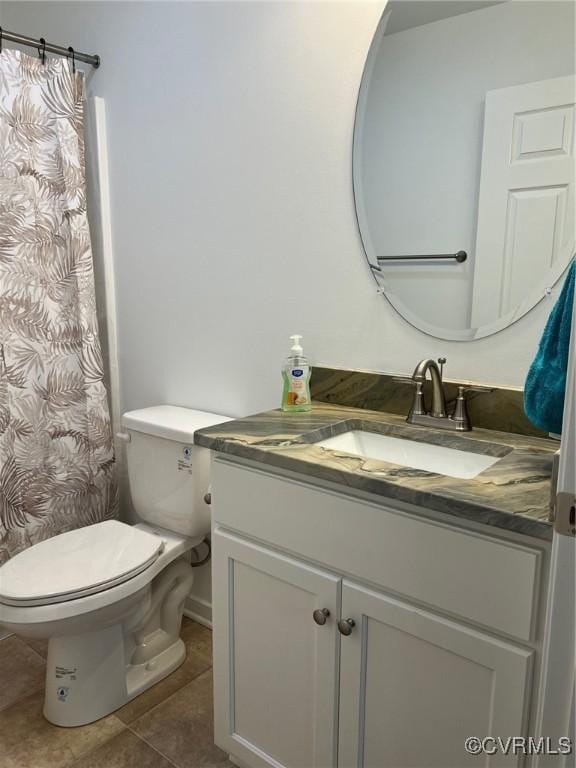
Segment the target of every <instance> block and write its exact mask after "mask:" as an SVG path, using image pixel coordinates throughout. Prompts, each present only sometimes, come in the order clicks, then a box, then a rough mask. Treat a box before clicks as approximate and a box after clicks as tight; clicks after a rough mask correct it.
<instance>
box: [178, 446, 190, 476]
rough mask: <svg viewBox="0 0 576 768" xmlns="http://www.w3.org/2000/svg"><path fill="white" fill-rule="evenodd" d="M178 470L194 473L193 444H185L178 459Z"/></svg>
mask: <svg viewBox="0 0 576 768" xmlns="http://www.w3.org/2000/svg"><path fill="white" fill-rule="evenodd" d="M178 472H187V473H188V474H189V475H191V474H192V446H191V445H185V446H184V447H183V448H182V453H181V454H180V458H179V459H178Z"/></svg>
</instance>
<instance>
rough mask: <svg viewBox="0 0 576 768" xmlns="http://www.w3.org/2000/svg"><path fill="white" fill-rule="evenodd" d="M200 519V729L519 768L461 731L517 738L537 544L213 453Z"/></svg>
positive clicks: (309, 762)
mask: <svg viewBox="0 0 576 768" xmlns="http://www.w3.org/2000/svg"><path fill="white" fill-rule="evenodd" d="M378 501H380V500H378ZM381 501H382V502H383V501H384V500H381ZM213 516H214V533H213V579H214V584H213V624H214V676H215V677H214V685H215V739H216V743H217V744H218V745H219V746H220V747H221V748H222V749H224V750H226V751H227V752H228V753H229V754H230V755H232V757H233V759H234V760H235V761H236V762H238V763H239V764H240V765H244V766H249V767H250V768H263V766H275V767H276V768H278V766H285V768H319V767H320V766H322V767H324V766H334V767H335V766H339V767H340V768H352V766H354V767H358V768H360V767H361V766H364V767H365V768H408V767H409V766H410V768H466V766H469V765H470V766H478V765H482V766H489V767H490V768H496V766H520V765H523V763H522V759H523V758H521V757H518V756H512V755H509V756H504V755H502V754H497V755H494V756H492V757H487V756H481V757H478V756H472V755H468V754H467V753H466V751H465V748H464V742H465V739H466V738H467V737H469V736H478V737H480V738H482V737H485V736H502V737H507V736H522V735H528V724H529V718H530V716H531V711H532V702H531V688H532V682H533V678H534V668H535V663H536V661H537V655H538V647H539V642H540V641H539V621H538V594H539V591H540V588H541V583H542V575H543V574H542V572H543V560H544V559H545V555H546V544H545V543H543V542H542V543H541V544H542V547H540V546H538V543H536V544H535V546H534V547H530V546H526V544H525V543H524V542H523V543H518V542H517V541H514V540H511V539H510V538H509V537H508V538H506V537H504V538H500V537H496V536H489V535H485V534H484V533H483V532H478V531H471V530H463V529H459V528H457V527H455V526H452V525H446V524H445V523H441V522H439V521H435V520H429V519H426V518H425V517H418V516H416V515H413V514H409V513H407V512H406V511H400V512H399V511H397V510H393V509H392V508H388V507H387V506H386V505H385V504H384V503H373V502H371V501H370V500H366V499H361V498H355V497H353V496H350V495H348V494H340V493H338V492H334V490H330V489H327V488H321V487H318V486H316V485H314V484H312V483H307V482H300V481H299V480H298V479H295V478H293V477H287V476H283V475H282V474H277V473H274V472H268V471H263V470H261V469H259V468H257V467H254V466H252V465H249V464H243V463H241V462H236V461H231V460H229V459H224V458H219V459H217V460H216V461H215V462H214V473H213ZM346 521H348V525H347V524H346ZM394 538H395V541H396V546H397V548H399V553H398V552H397V556H396V557H394V552H395V551H396V550H395V549H394V541H393V540H392V539H394ZM431 549H432V550H434V551H430V550H431ZM374 552H380V553H381V556H380V558H379V559H377V558H374V557H373V553H374ZM427 555H428V556H427ZM505 556H508V557H509V558H510V561H511V562H512V564H513V566H514V568H510V567H505V561H504V558H505ZM510 561H509V562H508V565H510ZM458 569H462V572H461V573H460V575H459V574H458V573H457V571H458ZM478 582H480V583H481V584H482V582H483V583H484V589H479V590H478V589H476V590H475V589H474V588H473V587H474V584H476V585H477V584H478ZM480 596H482V597H481V599H482V602H483V603H484V604H483V605H479V604H477V603H478V601H479V599H480ZM506 601H508V602H509V603H510V612H509V615H508V614H507V613H506V611H505V602H506ZM348 620H351V621H348Z"/></svg>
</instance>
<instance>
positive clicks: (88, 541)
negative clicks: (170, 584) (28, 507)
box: [0, 520, 165, 607]
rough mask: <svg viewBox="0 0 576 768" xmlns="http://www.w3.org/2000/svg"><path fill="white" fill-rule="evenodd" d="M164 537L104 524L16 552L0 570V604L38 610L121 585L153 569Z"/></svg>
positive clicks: (129, 527) (129, 526)
mask: <svg viewBox="0 0 576 768" xmlns="http://www.w3.org/2000/svg"><path fill="white" fill-rule="evenodd" d="M164 547H165V542H164V539H163V538H161V536H159V535H156V533H151V532H148V531H146V530H142V528H141V527H136V526H131V525H126V524H125V523H121V522H119V521H118V520H106V521H104V522H102V523H96V524H95V525H90V526H87V527H85V528H79V529H77V530H73V531H68V532H67V533H62V534H59V535H58V536H54V537H53V538H51V539H47V540H46V541H42V542H40V543H39V544H35V545H34V546H33V547H30V548H29V549H27V550H25V551H24V552H20V553H19V554H18V555H16V556H15V557H14V558H12V560H9V561H8V562H7V563H5V564H4V565H3V566H2V570H1V571H0V603H3V604H5V605H11V606H20V607H27V606H41V605H52V604H54V603H63V602H68V601H71V600H77V599H79V598H82V597H86V596H88V595H94V594H97V593H99V592H103V591H106V590H108V589H111V588H112V587H115V586H118V585H120V584H123V583H124V582H126V581H128V580H130V579H132V578H134V577H135V576H137V575H138V574H140V573H142V572H143V571H145V570H147V569H148V568H150V566H152V565H153V564H154V563H155V562H156V560H157V559H158V557H159V556H160V555H161V553H162V552H163V550H164Z"/></svg>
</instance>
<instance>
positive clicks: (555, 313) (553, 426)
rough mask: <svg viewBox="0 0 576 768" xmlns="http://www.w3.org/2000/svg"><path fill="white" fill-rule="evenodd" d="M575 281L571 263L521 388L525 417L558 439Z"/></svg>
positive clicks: (574, 264) (564, 389) (560, 428)
mask: <svg viewBox="0 0 576 768" xmlns="http://www.w3.org/2000/svg"><path fill="white" fill-rule="evenodd" d="M575 280H576V262H575V261H574V260H572V264H571V265H570V267H569V269H568V274H567V275H566V280H565V282H564V285H563V287H562V291H561V293H560V296H559V297H558V301H557V302H556V304H555V305H554V308H553V309H552V312H551V313H550V317H549V318H548V322H547V323H546V327H545V328H544V333H543V334H542V338H541V339H540V344H539V345H538V352H537V353H536V357H535V358H534V361H533V363H532V365H531V366H530V369H529V371H528V376H527V377H526V383H525V385H524V410H525V411H526V416H528V418H529V419H530V421H531V422H532V424H534V425H535V426H536V427H539V428H540V429H542V430H544V432H554V433H555V434H558V435H559V434H560V433H561V432H562V413H563V411H564V396H565V394H566V373H567V370H568V351H569V349H570V329H571V327H572V307H573V305H574V281H575Z"/></svg>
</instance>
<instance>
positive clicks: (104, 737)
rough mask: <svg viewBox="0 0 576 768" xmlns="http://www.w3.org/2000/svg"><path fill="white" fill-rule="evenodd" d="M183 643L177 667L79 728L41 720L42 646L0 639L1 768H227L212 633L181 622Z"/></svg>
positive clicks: (33, 642)
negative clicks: (217, 742) (219, 739)
mask: <svg viewBox="0 0 576 768" xmlns="http://www.w3.org/2000/svg"><path fill="white" fill-rule="evenodd" d="M182 639H183V640H184V642H185V643H186V648H187V656H186V661H185V662H184V664H183V665H182V666H181V667H180V668H179V669H177V670H176V671H175V672H173V673H172V674H171V675H169V677H167V678H165V679H164V680H162V681H161V682H160V683H158V684H157V685H155V686H154V687H153V688H150V689H148V690H147V691H145V692H144V693H143V694H142V695H141V696H138V697H137V698H136V699H134V700H133V701H131V702H130V703H129V704H126V706H124V707H122V709H119V710H118V711H117V712H114V713H113V714H112V715H109V716H108V717H106V718H104V719H103V720H99V721H98V722H97V723H92V724H91V725H86V726H83V727H81V728H57V727H56V726H54V725H51V724H50V723H48V722H47V721H46V720H44V718H43V716H42V701H43V687H44V664H45V655H46V644H45V643H44V642H38V641H31V640H24V639H22V638H18V637H14V636H12V637H7V638H5V639H4V640H0V764H1V766H2V768H64V766H66V767H67V768H232V765H231V763H230V762H229V761H228V757H227V755H226V754H225V753H224V752H222V750H220V749H218V748H217V747H216V746H214V742H213V732H212V638H211V632H210V631H209V630H208V629H206V628H205V627H202V626H201V625H200V624H196V623H195V622H193V621H190V620H189V619H186V618H185V619H184V621H183V623H182Z"/></svg>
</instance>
